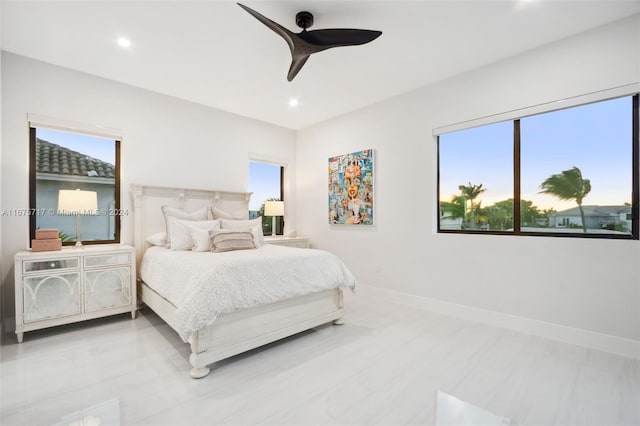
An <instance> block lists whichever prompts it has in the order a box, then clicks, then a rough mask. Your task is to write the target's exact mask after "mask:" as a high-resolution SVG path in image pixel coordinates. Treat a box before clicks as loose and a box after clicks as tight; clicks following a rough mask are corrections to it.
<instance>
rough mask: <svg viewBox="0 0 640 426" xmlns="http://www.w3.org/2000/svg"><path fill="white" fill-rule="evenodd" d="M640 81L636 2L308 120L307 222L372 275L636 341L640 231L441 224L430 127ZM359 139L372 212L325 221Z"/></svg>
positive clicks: (308, 229) (446, 301)
mask: <svg viewBox="0 0 640 426" xmlns="http://www.w3.org/2000/svg"><path fill="white" fill-rule="evenodd" d="M639 81H640V14H637V15H634V16H632V17H630V18H626V19H623V20H620V21H617V22H613V23H611V24H608V25H605V26H602V27H600V28H596V29H594V30H591V31H588V32H585V33H582V34H579V35H576V36H574V37H570V38H567V39H565V40H561V41H559V42H556V43H553V44H550V45H547V46H543V47H541V48H538V49H534V50H531V51H528V52H526V53H524V54H521V55H518V56H515V57H512V58H508V59H505V60H502V61H500V62H497V63H494V64H490V65H487V66H485V67H483V68H480V69H476V70H473V71H469V72H467V73H464V74H461V75H458V76H454V77H452V78H450V79H447V80H444V81H441V82H438V83H435V84H433V85H430V86H426V87H423V88H420V89H417V90H415V91H413V92H409V93H406V94H404V95H401V96H398V97H396V98H393V99H389V100H386V101H383V102H380V103H378V104H375V105H372V106H369V107H367V108H364V109H361V110H358V111H354V112H352V113H350V114H347V115H344V116H341V117H338V118H335V119H332V120H329V121H327V122H324V123H321V124H319V125H316V126H312V127H309V128H306V129H303V130H301V131H299V132H298V144H297V156H298V163H297V166H298V211H297V217H298V221H299V225H298V226H299V228H300V231H301V232H303V233H304V234H306V235H308V236H309V237H310V238H311V242H312V244H313V245H314V247H317V248H321V249H326V250H329V251H331V252H334V253H336V254H338V255H339V256H340V257H341V258H342V259H343V260H344V261H345V263H346V264H347V266H348V267H349V268H350V269H352V271H353V272H354V274H355V275H356V277H357V278H358V280H359V281H360V282H362V283H363V284H366V285H370V286H373V287H378V288H381V289H385V290H393V291H399V292H402V293H404V294H410V295H415V296H419V297H423V298H428V299H429V300H436V301H441V302H443V305H442V306H452V304H454V305H456V306H467V307H470V308H477V309H481V310H483V311H489V312H496V313H499V314H504V315H506V316H515V317H518V318H526V319H530V320H533V321H542V322H545V323H550V324H557V325H559V326H563V327H568V328H573V329H576V330H587V331H589V332H593V333H602V334H604V335H609V336H614V337H618V338H621V339H628V340H630V341H632V342H637V343H638V345H640V311H639V310H638V305H639V304H640V263H639V262H638V259H639V258H640V242H639V241H629V240H593V239H591V240H586V239H571V238H545V237H509V236H491V235H451V234H437V233H436V232H435V226H434V224H435V223H436V222H435V219H436V218H435V217H434V216H435V215H434V213H435V211H436V209H435V201H436V195H435V189H436V188H435V182H436V181H435V177H436V167H435V166H436V158H435V152H436V150H435V138H434V137H433V136H432V130H433V129H434V128H437V127H440V126H445V125H450V124H453V123H459V122H463V121H467V120H471V119H475V118H479V117H487V116H491V115H494V114H499V113H503V112H507V111H512V110H516V109H519V108H525V107H529V106H534V105H540V104H544V103H547V102H553V101H557V100H561V99H565V98H570V97H573V96H580V95H585V94H588V93H592V92H597V91H600V90H606V89H610V88H614V87H620V86H624V85H631V84H637V83H638V82H639ZM363 148H373V149H375V151H376V176H375V215H376V220H375V221H376V224H375V225H374V226H370V227H360V226H345V225H329V223H328V218H327V209H328V208H327V191H328V190H327V159H328V157H330V156H332V155H336V154H343V153H348V152H353V151H355V150H359V149H363ZM568 253H569V254H570V255H568ZM559 259H562V261H559ZM604 265H606V267H605V266H604ZM542 266H543V267H542ZM451 313H452V315H454V314H455V312H451ZM522 331H524V332H527V330H524V329H523V330H522ZM550 337H553V336H550ZM578 338H579V336H578ZM594 347H597V345H595V346H594Z"/></svg>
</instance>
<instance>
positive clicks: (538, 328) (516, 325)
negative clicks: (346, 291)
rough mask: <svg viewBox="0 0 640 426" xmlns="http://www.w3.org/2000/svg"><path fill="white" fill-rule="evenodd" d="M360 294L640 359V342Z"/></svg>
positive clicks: (433, 302)
mask: <svg viewBox="0 0 640 426" xmlns="http://www.w3.org/2000/svg"><path fill="white" fill-rule="evenodd" d="M357 291H358V293H361V294H363V295H370V296H374V297H381V298H384V299H385V300H389V301H393V302H396V303H401V304H403V305H407V306H411V307H413V308H418V309H423V310H427V311H431V312H436V313H439V314H443V315H449V316H452V317H456V318H461V319H465V320H469V321H475V322H479V323H482V324H487V325H491V326H494V327H499V328H505V329H508V330H513V331H518V332H521V333H525V334H531V335H534V336H539V337H544V338H547V339H552V340H557V341H560V342H564V343H570V344H573V345H579V346H584V347H587V348H590V349H596V350H599V351H603V352H609V353H613V354H616V355H621V356H624V357H628V358H635V359H640V341H637V340H632V339H625V338H623V337H617V336H612V335H609V334H604V333H598V332H595V331H589V330H584V329H580V328H573V327H568V326H565V325H560V324H554V323H550V322H545V321H540V320H535V319H531V318H526V317H520V316H516V315H509V314H504V313H501V312H496V311H490V310H487V309H481V308H474V307H471V306H466V305H459V304H457V303H451V302H446V301H443V300H438V299H430V298H427V297H422V296H416V295H413V294H408V293H403V292H399V291H395V290H389V289H384V288H380V287H373V286H369V285H364V284H358V290H357Z"/></svg>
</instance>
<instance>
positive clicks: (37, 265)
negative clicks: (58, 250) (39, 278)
mask: <svg viewBox="0 0 640 426" xmlns="http://www.w3.org/2000/svg"><path fill="white" fill-rule="evenodd" d="M22 267H23V272H24V273H25V274H29V273H35V272H40V271H57V270H65V269H78V268H79V267H80V258H79V257H66V258H63V259H42V260H25V261H24V262H22Z"/></svg>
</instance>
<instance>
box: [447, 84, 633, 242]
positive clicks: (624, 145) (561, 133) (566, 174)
mask: <svg viewBox="0 0 640 426" xmlns="http://www.w3.org/2000/svg"><path fill="white" fill-rule="evenodd" d="M638 114H639V113H638V95H635V96H627V97H623V98H617V99H611V100H607V101H602V102H596V103H592V104H588V105H582V106H577V107H573V108H567V109H563V110H558V111H552V112H548V113H544V114H538V115H532V116H529V117H524V118H520V119H516V120H512V121H506V122H499V123H495V124H490V125H485V126H481V127H475V128H470V129H465V130H460V131H455V132H451V133H445V134H442V135H439V136H438V199H439V203H438V217H439V220H438V232H443V233H446V232H464V233H496V234H512V235H513V234H516V235H561V236H572V237H604V238H627V239H629V238H633V239H638V185H639V183H638V180H639V177H638V145H639V142H638V125H639V124H638V121H639V117H638Z"/></svg>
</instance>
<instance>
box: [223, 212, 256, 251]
mask: <svg viewBox="0 0 640 426" xmlns="http://www.w3.org/2000/svg"><path fill="white" fill-rule="evenodd" d="M220 224H221V228H222V229H249V230H251V232H252V234H253V238H254V242H255V244H256V247H260V246H261V245H263V244H264V233H263V232H262V216H259V217H257V218H255V219H249V220H229V219H220Z"/></svg>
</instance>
